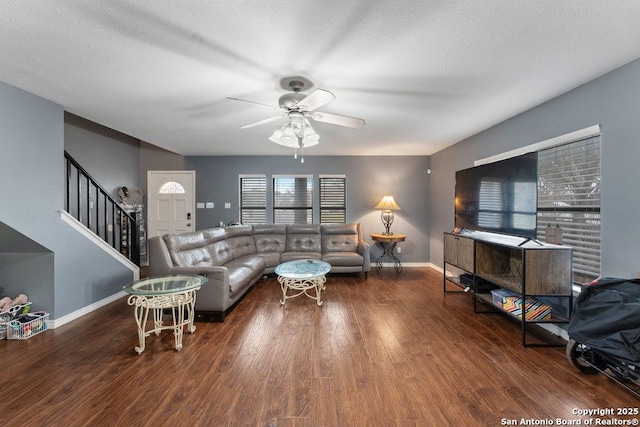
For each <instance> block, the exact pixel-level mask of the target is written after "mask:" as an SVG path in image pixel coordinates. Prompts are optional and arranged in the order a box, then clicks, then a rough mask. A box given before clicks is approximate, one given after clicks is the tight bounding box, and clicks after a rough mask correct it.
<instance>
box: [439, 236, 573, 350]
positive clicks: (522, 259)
mask: <svg viewBox="0 0 640 427" xmlns="http://www.w3.org/2000/svg"><path fill="white" fill-rule="evenodd" d="M572 259H573V249H572V248H571V247H569V246H561V245H550V244H546V243H542V242H538V241H537V240H532V239H526V238H523V237H517V236H508V235H502V234H495V233H487V232H480V231H473V232H462V233H457V234H454V233H444V277H443V291H444V292H453V291H451V290H448V287H447V284H448V283H452V284H454V285H456V286H457V287H458V288H462V290H463V291H464V292H469V293H471V294H472V295H473V309H474V313H495V312H502V313H506V314H507V315H509V316H510V317H512V318H513V319H517V320H518V321H520V323H521V326H522V328H521V330H522V345H523V346H541V345H544V346H546V345H554V344H548V343H540V342H539V341H538V342H537V343H535V344H531V343H528V342H527V336H528V332H529V331H527V326H528V325H529V324H544V323H553V324H562V323H567V322H568V321H569V317H570V315H571V309H572V308H573V289H572V284H573V273H572V270H573V265H572ZM452 268H453V272H452ZM448 270H449V271H448ZM460 273H462V274H467V275H468V276H470V277H471V278H472V281H471V284H468V283H462V282H461V281H460V279H459V275H460ZM480 279H483V280H486V281H488V282H490V283H492V284H494V285H496V286H498V287H500V288H504V289H507V290H509V291H512V292H514V293H516V294H518V296H519V297H521V298H522V301H523V303H522V304H523V305H524V301H526V299H527V298H529V297H531V298H535V299H538V300H541V301H542V302H544V303H545V304H549V305H551V307H552V318H551V319H547V320H527V319H526V316H524V318H521V317H518V316H515V315H513V314H511V313H509V312H508V311H506V310H504V309H503V308H502V307H501V306H499V305H497V304H495V303H494V302H493V299H492V294H491V293H488V292H486V290H482V291H480V290H479V289H480V288H479V281H480ZM479 303H480V304H479ZM480 305H481V306H484V307H488V308H489V310H484V311H481V310H479V306H480ZM521 308H522V310H521V312H523V311H524V310H523V309H524V307H522V306H521ZM558 345H561V344H558Z"/></svg>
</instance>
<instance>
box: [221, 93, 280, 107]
mask: <svg viewBox="0 0 640 427" xmlns="http://www.w3.org/2000/svg"><path fill="white" fill-rule="evenodd" d="M226 99H230V100H232V101H242V102H248V103H249V104H256V105H262V106H263V107H269V108H273V109H274V110H279V109H280V107H276V106H273V105H269V104H263V103H261V102H255V101H247V100H246V99H240V98H232V97H230V96H227V97H226Z"/></svg>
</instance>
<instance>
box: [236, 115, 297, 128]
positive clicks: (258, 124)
mask: <svg viewBox="0 0 640 427" xmlns="http://www.w3.org/2000/svg"><path fill="white" fill-rule="evenodd" d="M285 117H286V116H275V117H269V118H268V119H262V120H258V121H257V122H253V123H249V124H246V125H244V126H240V129H248V128H252V127H254V126H260V125H263V124H265V123H271V122H274V121H276V120H278V119H283V118H285Z"/></svg>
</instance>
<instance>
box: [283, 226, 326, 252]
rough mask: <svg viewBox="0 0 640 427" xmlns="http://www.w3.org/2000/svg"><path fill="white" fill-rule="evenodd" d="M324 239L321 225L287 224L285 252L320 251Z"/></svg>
mask: <svg viewBox="0 0 640 427" xmlns="http://www.w3.org/2000/svg"><path fill="white" fill-rule="evenodd" d="M321 249H322V239H321V237H320V225H314V224H289V225H287V244H286V249H285V252H320V250H321Z"/></svg>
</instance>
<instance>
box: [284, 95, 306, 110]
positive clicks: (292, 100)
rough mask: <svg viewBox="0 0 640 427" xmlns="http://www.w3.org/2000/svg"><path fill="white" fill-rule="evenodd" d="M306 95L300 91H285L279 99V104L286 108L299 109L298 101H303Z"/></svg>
mask: <svg viewBox="0 0 640 427" xmlns="http://www.w3.org/2000/svg"><path fill="white" fill-rule="evenodd" d="M306 96H307V95H305V94H303V93H298V92H295V93H285V94H284V95H282V96H281V97H280V99H278V105H280V108H283V109H285V110H297V109H298V102H300V101H302V100H303V99H304V98H306Z"/></svg>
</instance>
